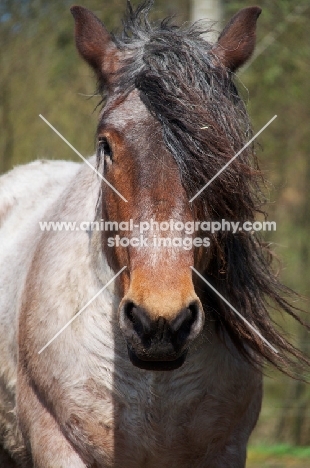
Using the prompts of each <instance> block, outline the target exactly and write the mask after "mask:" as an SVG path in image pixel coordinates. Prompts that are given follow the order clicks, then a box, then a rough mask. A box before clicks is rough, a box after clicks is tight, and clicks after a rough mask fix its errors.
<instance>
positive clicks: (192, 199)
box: [190, 115, 277, 202]
mask: <svg viewBox="0 0 310 468" xmlns="http://www.w3.org/2000/svg"><path fill="white" fill-rule="evenodd" d="M276 118H277V116H276V115H274V116H273V117H272V119H270V120H269V122H267V123H266V125H264V126H263V128H261V129H260V131H259V132H257V133H256V135H254V136H253V138H251V140H250V141H248V142H247V144H246V145H244V147H243V148H241V150H240V151H238V153H236V154H235V156H234V157H233V158H231V159H230V160H229V161H228V163H226V164H225V166H223V167H222V169H220V170H219V171H218V173H217V174H215V176H213V177H212V179H210V180H209V182H207V183H206V185H205V186H204V187H202V189H200V190H199V192H197V193H196V195H194V196H193V198H191V199H190V202H192V201H194V200H195V198H197V197H198V196H199V195H200V194H201V192H203V191H204V190H205V189H206V188H207V187H208V186H209V185H210V184H211V183H212V182H213V181H214V180H215V179H216V178H217V177H218V176H219V175H220V174H221V173H222V172H223V171H225V169H226V168H227V167H228V166H229V165H230V164H231V163H232V162H233V161H234V160H235V159H236V158H237V157H238V156H239V154H241V153H242V151H244V150H245V148H247V147H248V146H249V145H250V144H251V143H252V141H254V140H255V138H257V137H258V135H260V134H261V133H262V132H263V131H264V130H265V128H267V127H268V125H270V124H271V122H273V121H274V119H276Z"/></svg>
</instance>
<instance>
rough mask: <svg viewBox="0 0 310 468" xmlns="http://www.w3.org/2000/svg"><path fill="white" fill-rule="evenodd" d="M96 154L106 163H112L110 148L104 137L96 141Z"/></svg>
mask: <svg viewBox="0 0 310 468" xmlns="http://www.w3.org/2000/svg"><path fill="white" fill-rule="evenodd" d="M98 153H99V156H100V157H102V158H104V160H105V161H106V162H108V163H112V156H113V152H112V148H111V146H110V144H109V142H108V140H107V139H106V138H105V137H99V139H98Z"/></svg>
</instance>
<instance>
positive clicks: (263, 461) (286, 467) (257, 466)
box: [246, 444, 310, 468]
mask: <svg viewBox="0 0 310 468" xmlns="http://www.w3.org/2000/svg"><path fill="white" fill-rule="evenodd" d="M309 466H310V447H292V446H290V445H286V444H281V445H263V444H260V445H252V446H250V447H249V450H248V457H247V464H246V467H247V468H308V467H309Z"/></svg>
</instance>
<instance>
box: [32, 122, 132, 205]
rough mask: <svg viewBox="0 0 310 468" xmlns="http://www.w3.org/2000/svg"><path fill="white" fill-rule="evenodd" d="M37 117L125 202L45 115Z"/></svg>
mask: <svg viewBox="0 0 310 468" xmlns="http://www.w3.org/2000/svg"><path fill="white" fill-rule="evenodd" d="M39 117H41V119H42V120H44V122H45V123H46V124H47V125H48V126H49V127H50V128H51V129H52V130H54V132H55V133H57V135H58V136H59V137H60V138H61V139H62V140H63V141H64V142H65V143H67V145H68V146H70V148H71V149H72V150H73V151H74V152H75V153H76V154H77V155H78V156H80V158H81V159H83V161H84V162H85V163H86V164H87V165H88V166H89V167H90V168H91V169H92V170H93V171H94V172H96V174H97V175H98V176H99V177H101V179H102V180H103V181H104V182H105V183H106V184H107V185H108V186H109V187H110V188H111V189H112V190H114V192H115V193H117V195H118V196H119V197H121V199H122V200H124V201H125V202H126V203H127V201H128V200H126V198H125V197H123V195H122V194H121V193H119V191H118V190H116V188H115V187H113V185H112V184H110V182H109V181H108V180H107V179H105V178H104V177H103V175H101V174H100V172H98V171H97V169H96V168H95V167H94V166H93V165H92V164H90V162H89V161H87V159H86V158H84V156H82V155H81V153H79V152H78V150H76V149H75V148H74V146H72V145H71V143H69V142H68V140H66V139H65V137H63V136H62V134H61V133H59V131H58V130H56V128H55V127H53V125H52V124H50V123H49V121H48V120H46V118H45V117H43V115H41V114H39Z"/></svg>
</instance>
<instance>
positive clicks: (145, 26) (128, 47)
mask: <svg viewBox="0 0 310 468" xmlns="http://www.w3.org/2000/svg"><path fill="white" fill-rule="evenodd" d="M151 6H152V1H147V2H145V3H144V4H143V5H141V6H140V7H138V9H137V10H136V11H133V9H132V7H131V6H130V4H128V10H127V15H126V18H125V21H124V29H123V32H122V33H121V34H120V35H119V36H114V41H115V43H116V45H117V47H118V49H119V50H121V51H123V52H125V53H126V57H127V58H126V59H125V60H124V62H123V66H122V67H121V69H120V71H119V73H118V76H117V78H116V84H115V93H116V96H121V95H127V94H128V93H129V92H130V91H131V90H133V89H135V88H136V89H137V90H139V92H140V98H141V100H142V101H143V103H144V104H145V106H146V107H147V109H148V110H149V112H150V113H151V114H152V115H154V116H155V118H156V119H157V120H158V121H159V122H160V123H161V125H162V135H163V139H164V141H165V144H166V146H167V148H168V149H169V151H170V152H171V154H172V155H173V157H174V159H175V161H176V163H177V165H178V167H179V171H180V175H181V179H182V183H183V186H184V188H185V189H186V191H187V194H188V197H189V199H190V198H191V197H192V196H194V195H195V194H196V193H197V191H198V190H200V189H201V188H202V187H203V186H204V185H205V184H206V183H207V182H208V181H209V180H210V179H211V178H212V177H213V176H214V175H215V174H216V173H217V172H218V171H219V170H220V169H221V168H222V167H223V166H224V165H225V164H226V163H227V161H229V160H230V159H231V158H232V156H234V155H235V154H236V152H237V151H239V150H240V149H241V148H242V147H243V146H244V145H245V144H246V143H247V142H248V140H249V139H250V138H251V136H252V129H251V125H250V122H249V118H248V115H247V112H246V108H245V104H244V102H243V100H242V99H241V98H240V96H239V94H238V91H237V88H236V86H235V84H234V81H233V78H234V76H233V74H232V73H231V72H230V71H229V70H228V69H226V68H225V67H224V66H222V65H221V64H220V61H219V59H218V57H217V56H216V54H215V53H214V51H213V48H212V47H213V46H212V44H210V43H208V42H206V41H205V40H204V39H203V38H202V32H204V31H203V30H202V28H201V25H199V24H196V25H193V26H189V27H188V26H184V27H179V26H176V25H175V24H174V23H173V22H172V21H171V20H170V19H168V20H164V21H162V22H161V23H156V24H152V23H151V22H150V21H149V19H148V14H149V11H150V8H151ZM101 90H102V92H103V90H104V86H103V84H102V86H101ZM114 97H115V96H113V98H114ZM262 184H263V177H262V174H261V172H260V171H259V168H258V164H257V161H256V156H255V150H254V146H253V145H251V146H249V147H248V148H247V149H246V150H244V151H243V152H242V153H241V154H240V156H239V157H238V159H237V160H235V161H234V162H233V163H232V164H231V165H230V166H229V167H228V168H227V169H226V170H225V171H224V172H223V173H222V174H221V175H220V176H219V177H217V178H216V180H215V181H214V182H213V183H212V184H211V185H210V187H208V188H207V189H206V190H205V191H204V192H203V193H202V194H201V195H200V196H199V197H197V199H196V200H195V201H194V202H193V204H192V209H193V210H194V213H195V216H196V218H197V219H200V220H213V221H214V220H221V219H226V220H229V221H240V222H243V221H245V220H249V221H253V220H254V219H255V217H256V215H257V213H258V212H260V213H262V211H261V206H262V203H263V201H264V200H263V196H262V190H261V186H262ZM210 249H211V258H210V259H209V261H208V263H207V262H206V264H205V275H206V277H208V280H209V281H210V282H212V284H213V285H214V286H215V287H216V288H217V290H218V291H220V292H221V293H222V294H223V295H224V296H225V297H226V298H227V299H228V300H229V301H230V302H231V303H232V304H233V305H234V306H235V307H236V308H237V309H238V310H239V311H240V312H241V313H242V314H243V316H244V317H245V318H246V319H247V320H248V321H249V322H251V323H252V324H253V325H254V326H255V327H256V328H257V329H258V330H259V331H260V332H261V334H262V335H263V336H264V337H265V338H266V339H267V340H268V341H269V342H270V343H271V344H272V345H273V346H274V347H275V348H276V349H277V350H278V351H279V355H276V354H275V353H273V352H272V351H271V350H270V349H269V347H267V346H265V345H264V344H262V342H261V340H260V339H259V338H258V337H257V335H256V334H254V333H252V332H251V330H249V328H248V326H247V325H246V324H244V323H243V322H242V321H241V320H240V319H239V318H238V317H237V316H236V315H235V314H234V313H233V312H232V311H231V310H230V309H229V308H228V307H227V306H226V305H225V304H224V303H223V302H222V301H221V300H219V299H217V298H216V297H214V296H213V295H212V294H211V293H210V292H209V291H207V290H206V289H205V291H204V297H205V300H204V302H205V304H204V306H205V308H206V309H207V310H209V311H210V313H211V314H212V316H213V319H214V320H216V322H217V324H218V330H219V334H221V331H222V330H226V331H227V332H228V334H229V335H230V337H231V338H232V340H233V342H234V343H235V345H236V346H237V348H238V349H239V351H240V352H241V353H242V354H243V355H244V356H245V357H246V358H247V359H249V360H250V361H251V362H252V363H253V364H255V365H257V364H258V363H259V362H260V359H261V358H262V357H263V358H264V359H266V360H267V361H269V362H271V363H272V364H273V365H274V366H276V367H277V368H279V369H280V370H282V371H284V372H286V373H288V374H290V375H293V374H294V375H296V372H297V373H298V372H299V370H300V369H301V368H302V365H303V363H304V364H308V360H307V359H306V358H305V357H304V356H303V355H302V353H301V352H300V351H299V350H297V349H296V348H295V347H294V346H292V345H291V344H290V343H289V342H288V341H286V339H285V338H284V337H283V336H282V335H281V334H280V333H279V332H278V330H277V329H276V328H275V326H274V324H273V320H272V318H271V316H270V312H269V311H270V309H271V308H272V307H275V308H277V309H281V310H282V311H284V312H286V313H287V314H289V315H290V316H292V317H294V318H295V319H296V320H297V321H299V322H300V323H302V321H301V320H300V318H299V316H298V312H297V309H295V308H294V307H292V306H291V305H290V302H289V300H287V299H286V298H287V297H288V298H289V297H292V295H293V293H292V291H290V290H289V289H288V288H286V287H285V286H283V285H282V284H281V283H280V282H279V280H278V278H277V276H276V275H275V273H274V272H273V269H272V266H271V258H272V254H271V252H270V250H269V247H268V246H266V245H265V244H264V242H263V241H262V239H261V238H260V236H259V235H257V234H256V233H255V234H253V233H246V232H240V233H237V234H231V233H229V232H223V233H218V234H215V235H213V236H212V239H211V247H210ZM199 287H201V288H202V287H203V286H202V285H201V284H200V285H199Z"/></svg>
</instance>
